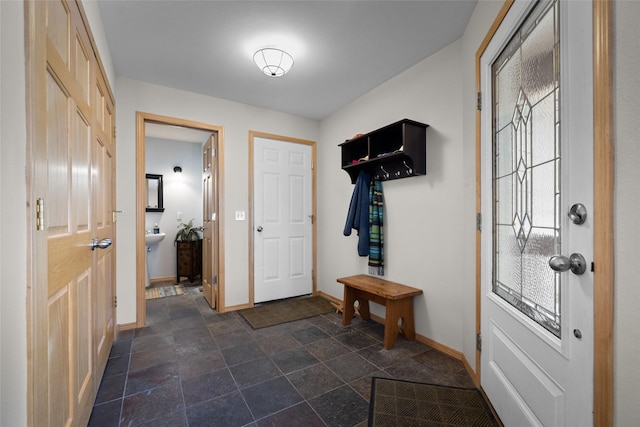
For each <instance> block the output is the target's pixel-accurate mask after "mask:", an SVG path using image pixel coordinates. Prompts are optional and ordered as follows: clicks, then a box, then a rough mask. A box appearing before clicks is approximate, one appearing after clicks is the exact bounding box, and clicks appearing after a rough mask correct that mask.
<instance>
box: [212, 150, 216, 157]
mask: <svg viewBox="0 0 640 427" xmlns="http://www.w3.org/2000/svg"><path fill="white" fill-rule="evenodd" d="M215 156H216V149H215V148H212V149H211V157H215Z"/></svg>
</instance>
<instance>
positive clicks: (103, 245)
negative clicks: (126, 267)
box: [89, 239, 113, 251]
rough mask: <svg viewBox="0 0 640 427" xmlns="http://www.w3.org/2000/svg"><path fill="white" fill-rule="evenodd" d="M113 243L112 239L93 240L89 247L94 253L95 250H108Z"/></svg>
mask: <svg viewBox="0 0 640 427" xmlns="http://www.w3.org/2000/svg"><path fill="white" fill-rule="evenodd" d="M111 243H113V242H112V241H111V239H102V240H98V239H91V243H90V244H89V246H90V247H91V250H92V251H93V250H95V248H100V249H107V248H108V247H109V246H111Z"/></svg>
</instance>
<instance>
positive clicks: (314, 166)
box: [311, 162, 316, 170]
mask: <svg viewBox="0 0 640 427" xmlns="http://www.w3.org/2000/svg"><path fill="white" fill-rule="evenodd" d="M315 168H316V162H311V170H315Z"/></svg>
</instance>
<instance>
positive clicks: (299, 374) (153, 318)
mask: <svg viewBox="0 0 640 427" xmlns="http://www.w3.org/2000/svg"><path fill="white" fill-rule="evenodd" d="M147 323H148V325H149V326H147V327H145V328H140V329H136V330H135V331H133V330H132V331H125V332H122V333H120V335H119V336H118V340H117V341H116V342H114V346H113V349H112V351H111V355H110V358H109V362H108V364H107V367H106V370H105V373H104V376H103V379H102V383H101V386H100V390H99V391H98V396H97V398H96V402H95V406H94V408H93V412H92V415H91V419H90V422H89V426H90V427H98V426H100V427H118V426H154V427H160V426H172V427H187V426H188V427H202V426H212V425H225V426H243V425H252V426H267V425H269V426H298V425H306V426H325V425H327V426H366V425H367V416H368V409H369V394H370V387H371V377H373V376H378V377H392V378H398V379H405V380H411V381H419V382H424V383H432V384H443V385H451V386H460V387H473V382H472V381H471V379H470V378H469V376H468V374H467V373H466V371H465V369H464V366H463V365H462V363H461V362H460V361H458V360H455V359H453V358H451V357H449V356H447V355H445V354H443V353H441V352H439V351H437V350H434V349H432V348H431V347H429V346H427V345H424V344H421V343H418V342H417V341H413V342H408V341H406V340H404V338H403V337H399V338H398V341H397V342H396V345H395V347H394V348H393V349H392V350H383V349H382V336H383V328H382V326H381V325H378V324H377V323H375V322H365V321H363V320H361V319H360V318H356V319H354V321H353V322H352V324H351V325H349V326H348V327H343V326H342V325H341V317H340V315H339V314H335V313H330V314H326V315H322V316H316V317H313V318H309V319H304V320H299V321H295V322H291V323H286V324H283V325H276V326H272V327H268V328H264V329H259V330H253V329H252V328H251V327H250V326H249V324H248V323H247V322H246V321H245V320H244V319H243V318H242V317H241V316H240V315H238V314H237V313H234V312H230V313H224V314H218V313H217V312H215V311H213V310H211V309H210V308H209V307H208V305H207V304H206V302H205V300H204V298H203V297H202V294H200V293H199V292H198V291H197V288H188V287H187V288H186V292H185V295H182V296H173V297H166V298H158V299H154V300H148V301H147Z"/></svg>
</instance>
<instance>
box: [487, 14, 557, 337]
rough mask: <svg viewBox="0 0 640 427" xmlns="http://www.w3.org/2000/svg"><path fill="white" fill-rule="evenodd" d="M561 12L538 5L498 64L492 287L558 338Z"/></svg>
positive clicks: (494, 73) (494, 75)
mask: <svg viewBox="0 0 640 427" xmlns="http://www.w3.org/2000/svg"><path fill="white" fill-rule="evenodd" d="M557 9H558V8H557V4H556V2H540V3H539V4H538V5H537V6H536V7H535V8H533V10H532V11H531V13H530V14H529V15H528V17H527V18H526V19H525V20H524V22H523V23H522V25H521V26H520V28H519V29H518V31H517V32H516V33H515V34H514V36H513V37H512V38H511V40H510V41H509V43H508V44H507V46H506V47H505V48H504V50H503V51H502V53H501V54H500V55H499V56H498V58H497V59H496V61H495V62H494V63H493V65H492V79H493V105H492V107H493V117H494V118H495V119H494V130H493V194H494V200H493V203H494V209H493V212H494V218H493V230H494V235H493V239H494V248H495V252H494V255H493V292H494V293H495V294H497V295H499V296H500V297H501V298H503V299H504V300H505V301H507V302H508V303H510V304H511V305H513V306H514V307H516V308H517V309H518V310H520V311H521V312H522V313H523V314H525V315H526V316H528V317H529V318H531V319H533V320H535V321H536V322H537V323H538V324H540V325H542V326H543V327H544V328H545V329H546V330H548V331H549V332H551V333H553V334H554V335H555V336H557V337H560V330H561V327H560V326H561V323H560V322H561V313H560V280H561V276H560V274H559V273H556V272H554V271H553V270H551V269H550V268H549V266H548V261H549V258H551V257H552V256H553V255H554V254H557V253H560V238H561V233H560V203H559V202H560V114H559V109H560V81H559V76H560V66H559V61H558V58H559V43H560V40H559V30H558V27H559V21H558V10H557Z"/></svg>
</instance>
